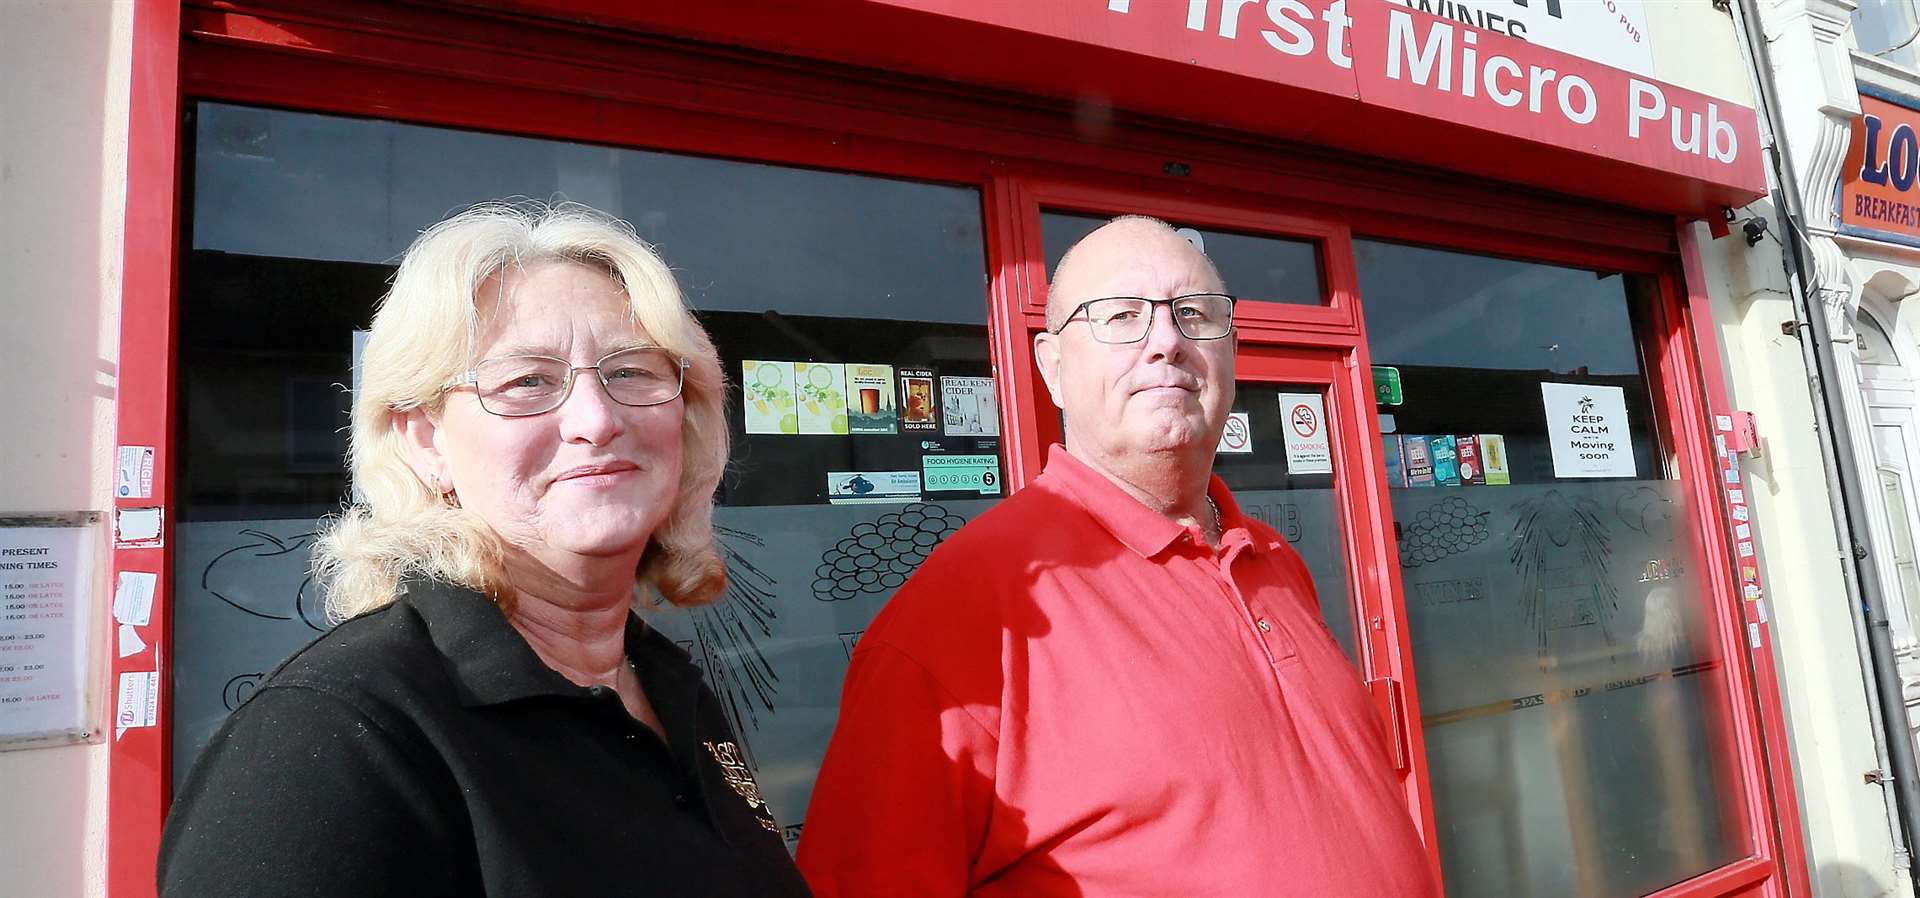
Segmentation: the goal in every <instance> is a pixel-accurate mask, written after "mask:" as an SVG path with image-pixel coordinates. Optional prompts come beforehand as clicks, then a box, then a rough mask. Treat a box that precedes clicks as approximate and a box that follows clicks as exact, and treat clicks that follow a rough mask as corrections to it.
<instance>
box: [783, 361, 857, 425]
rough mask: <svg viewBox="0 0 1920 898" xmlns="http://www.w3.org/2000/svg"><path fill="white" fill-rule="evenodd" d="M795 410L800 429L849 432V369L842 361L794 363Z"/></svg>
mask: <svg viewBox="0 0 1920 898" xmlns="http://www.w3.org/2000/svg"><path fill="white" fill-rule="evenodd" d="M793 398H794V401H795V407H794V413H795V415H796V417H797V418H798V419H799V432H800V433H821V434H840V435H845V434H846V432H847V378H846V370H845V369H844V368H842V367H840V365H839V364H838V363H831V364H829V363H824V362H794V363H793Z"/></svg>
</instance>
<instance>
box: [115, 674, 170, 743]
mask: <svg viewBox="0 0 1920 898" xmlns="http://www.w3.org/2000/svg"><path fill="white" fill-rule="evenodd" d="M159 684H160V676H159V675H158V674H156V673H153V672H151V671H139V672H135V673H123V674H121V675H120V699H119V701H118V702H116V703H115V705H114V713H113V738H114V739H115V740H116V741H118V740H119V738H120V737H121V736H125V735H126V734H127V731H128V730H131V729H135V728H137V727H150V726H153V717H154V712H155V711H157V710H158V708H157V707H156V706H157V705H158V704H159V699H160V690H159V689H158V688H156V687H158V686H159Z"/></svg>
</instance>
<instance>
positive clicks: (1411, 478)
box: [1402, 434, 1433, 486]
mask: <svg viewBox="0 0 1920 898" xmlns="http://www.w3.org/2000/svg"><path fill="white" fill-rule="evenodd" d="M1427 439H1428V438H1427V437H1424V436H1418V435H1412V434H1410V435H1408V436H1406V437H1404V438H1403V439H1402V442H1403V443H1404V444H1405V450H1404V451H1405V453H1406V457H1407V485H1408V486H1432V485H1433V448H1432V444H1431V443H1429V442H1428V441H1427Z"/></svg>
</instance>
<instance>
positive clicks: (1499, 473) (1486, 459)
mask: <svg viewBox="0 0 1920 898" xmlns="http://www.w3.org/2000/svg"><path fill="white" fill-rule="evenodd" d="M1480 465H1481V467H1483V468H1485V469H1486V474H1487V485H1488V486H1506V485H1508V484H1510V483H1512V482H1513V473H1512V472H1511V471H1510V470H1508V468H1507V438H1506V437H1505V436H1504V435H1501V434H1497V433H1483V434H1481V435H1480Z"/></svg>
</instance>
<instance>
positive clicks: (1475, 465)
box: [1453, 433, 1487, 486]
mask: <svg viewBox="0 0 1920 898" xmlns="http://www.w3.org/2000/svg"><path fill="white" fill-rule="evenodd" d="M1453 451H1454V454H1455V455H1458V456H1459V457H1460V483H1461V485H1463V486H1480V485H1483V484H1485V483H1486V482H1487V469H1486V467H1485V466H1484V465H1482V464H1481V462H1480V440H1479V438H1477V437H1475V436H1474V435H1473V434H1470V433H1463V434H1460V435H1459V436H1456V437H1454V438H1453Z"/></svg>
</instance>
